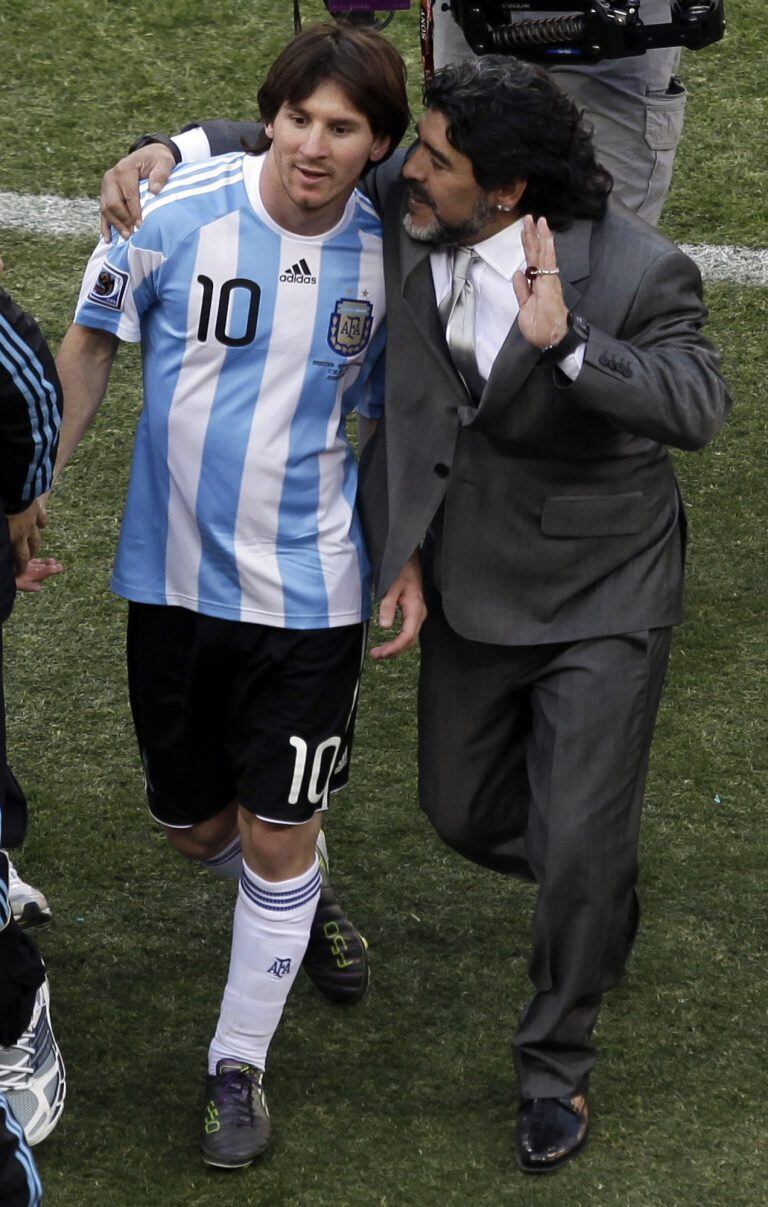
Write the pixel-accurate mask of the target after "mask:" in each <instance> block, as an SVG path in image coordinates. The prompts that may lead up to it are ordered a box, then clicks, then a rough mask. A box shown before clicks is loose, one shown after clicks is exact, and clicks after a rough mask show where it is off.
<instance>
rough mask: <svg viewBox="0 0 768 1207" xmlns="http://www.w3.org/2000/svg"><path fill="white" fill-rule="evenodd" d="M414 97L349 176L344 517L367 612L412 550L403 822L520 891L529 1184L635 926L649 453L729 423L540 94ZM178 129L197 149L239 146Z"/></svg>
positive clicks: (694, 312) (603, 176) (459, 83)
mask: <svg viewBox="0 0 768 1207" xmlns="http://www.w3.org/2000/svg"><path fill="white" fill-rule="evenodd" d="M425 100H426V105H427V110H426V113H425V115H424V117H423V119H422V121H421V124H420V130H419V142H418V143H417V144H416V146H415V147H414V148H413V149H412V152H411V154H410V155H409V156H408V157H407V158H406V160H405V163H404V165H403V166H402V176H401V175H400V174H399V172H398V166H399V165H398V161H397V160H396V158H395V157H393V160H391V161H390V162H389V163H388V164H387V165H386V166H385V167H382V168H379V169H377V170H376V171H375V172H374V173H373V174H372V175H371V176H369V177H368V178H367V182H366V183H367V188H368V192H369V194H370V196H371V198H372V200H373V201H374V203H375V204H376V206H377V208H378V209H379V211H380V213H381V215H382V218H383V222H384V236H385V270H386V276H387V300H388V316H387V322H388V325H389V326H388V331H389V335H388V349H389V361H388V369H387V372H388V381H387V388H388V395H387V404H386V409H385V418H384V420H382V421H381V422H380V424H379V427H378V430H377V432H376V434H375V436H374V437H373V439H372V440H371V441H370V442H369V444H368V445H367V446H366V448H365V450H364V453H363V457H362V461H361V466H360V495H361V504H362V508H363V515H364V521H365V522H366V536H367V539H368V542H369V547H370V552H371V554H372V560H373V563H374V565H375V567H376V568H377V575H378V589H379V591H380V592H384V591H386V589H387V587H388V586H389V584H390V582H391V581H392V579H393V578H394V577H395V575H396V574H397V573H398V571H399V569H400V567H401V566H402V565H403V564H404V562H405V561H406V560H407V558H408V556H409V554H410V553H411V552H412V551H413V549H414V548H416V547H417V546H418V545H419V544H420V543H421V542H422V541H423V542H424V563H425V566H424V569H425V581H426V585H427V588H428V592H429V604H430V608H431V611H430V615H429V617H428V620H427V622H426V624H425V627H424V629H423V630H422V638H423V640H422V663H421V682H420V689H419V723H420V751H419V756H420V757H419V788H420V799H421V804H422V807H423V808H424V810H425V811H426V813H427V815H428V816H429V818H430V820H431V821H432V822H433V824H434V825H435V827H436V829H437V830H438V832H439V834H440V835H441V837H442V838H443V839H444V840H445V841H446V842H447V843H448V844H449V845H451V846H452V847H454V848H455V849H456V850H457V851H460V852H461V853H462V854H463V855H465V856H466V857H468V858H469V859H471V860H473V861H474V862H476V863H479V864H481V865H483V866H486V867H489V868H493V869H495V870H497V871H499V872H502V873H504V874H520V875H523V876H525V877H527V878H529V879H532V880H534V881H535V882H536V883H537V885H538V898H537V904H536V911H535V917H534V923H533V939H532V959H531V965H530V973H531V978H532V980H533V984H534V988H535V994H534V997H533V999H532V1001H531V1002H530V1003H529V1005H528V1006H527V1008H526V1009H525V1011H524V1012H523V1015H522V1018H521V1021H520V1025H519V1027H518V1029H517V1033H516V1035H515V1039H514V1046H515V1054H516V1060H517V1069H518V1074H519V1079H520V1086H521V1094H522V1102H521V1110H520V1119H519V1125H518V1132H517V1140H516V1156H517V1160H518V1163H519V1164H520V1166H521V1168H523V1169H524V1170H526V1171H530V1172H547V1171H548V1170H551V1169H555V1168H557V1167H558V1166H559V1165H561V1164H562V1163H563V1162H564V1161H566V1160H568V1159H569V1158H570V1157H572V1156H573V1155H575V1154H576V1153H577V1152H579V1151H580V1149H581V1148H582V1147H583V1146H584V1143H585V1142H586V1138H587V1133H588V1124H589V1117H588V1107H587V1088H588V1082H589V1076H590V1072H591V1069H592V1067H593V1065H594V1062H595V1050H594V1046H593V1044H592V1040H591V1036H592V1030H593V1028H594V1025H595V1022H596V1019H597V1015H598V1011H599V1007H600V1002H601V998H602V994H603V993H604V992H605V990H607V989H609V988H610V987H612V986H613V985H615V984H616V983H617V982H618V980H619V979H620V976H621V974H622V970H623V967H624V963H625V960H626V957H627V954H628V949H629V946H630V945H631V941H632V938H633V937H634V929H635V927H636V924H637V899H636V896H635V883H636V879H637V838H638V828H639V820H640V808H641V802H642V795H643V787H644V781H645V773H646V767H647V761H648V753H649V749H650V744H651V737H652V732H653V726H654V721H655V716H656V711H657V708H658V703H659V698H660V695H661V689H662V684H663V679H664V674H665V669H666V664H667V657H668V651H669V644H670V635H671V629H672V626H674V625H675V624H677V623H678V622H679V621H680V619H681V589H682V570H683V552H684V515H683V510H682V503H681V500H680V496H679V492H678V489H677V485H676V482H675V478H674V473H673V469H672V462H671V459H670V456H669V453H668V452H667V449H666V447H665V446H666V445H672V446H675V447H677V448H683V449H695V448H699V447H701V446H702V445H704V444H706V443H707V442H708V441H709V440H710V439H711V438H712V437H713V436H714V435H715V433H716V432H717V430H718V429H719V427H720V425H721V424H722V422H723V420H724V419H725V416H726V414H727V412H728V409H729V405H730V404H729V398H728V394H727V390H726V388H725V385H724V383H723V381H722V379H721V377H720V375H719V372H718V363H719V362H718V357H717V354H716V352H715V351H714V349H713V348H712V347H711V345H710V344H709V343H708V342H707V341H706V340H705V339H704V338H703V336H702V335H701V328H702V325H703V323H704V320H705V318H706V309H705V307H704V305H703V303H702V300H701V280H700V276H699V273H698V270H697V269H696V266H695V265H694V264H693V263H692V262H691V261H690V260H689V259H688V258H687V257H686V256H684V255H683V254H682V253H681V252H680V251H679V250H678V248H676V247H675V246H674V244H672V243H670V242H669V240H667V239H665V238H664V237H663V236H661V235H660V234H658V233H657V232H656V231H654V230H653V229H651V228H650V227H648V226H647V225H646V224H645V223H644V222H642V221H641V220H639V219H638V218H636V217H635V216H634V215H632V214H630V213H629V212H628V211H627V210H625V209H624V208H623V207H621V206H620V205H614V204H613V203H609V201H608V194H609V192H610V185H611V181H610V177H609V176H608V174H607V173H606V172H605V171H604V170H603V169H601V168H600V167H598V165H597V164H596V162H595V157H594V152H593V148H592V144H591V140H590V137H589V134H588V133H587V131H586V130H585V128H584V127H583V126H582V125H581V123H580V119H579V114H578V111H577V110H576V109H575V107H574V106H573V104H572V102H571V101H570V100H569V99H568V98H567V97H566V96H565V95H564V93H562V92H561V91H560V90H559V88H558V87H557V86H556V84H555V83H554V82H553V81H552V79H551V77H549V76H548V75H547V74H546V72H543V71H541V70H539V69H537V68H533V67H530V66H528V65H526V64H523V63H520V62H518V61H516V60H514V59H510V58H503V57H497V56H489V57H486V58H482V59H477V60H474V61H473V62H471V63H464V64H461V65H456V66H453V67H448V68H445V69H444V70H442V71H440V72H438V73H437V74H436V76H435V78H434V79H433V81H432V83H431V84H430V85H429V86H428V88H427V90H426V93H425ZM203 130H204V132H205V135H206V136H207V140H208V143H207V145H208V146H210V149H211V150H213V151H214V152H216V151H224V150H227V149H230V148H231V146H232V143H233V140H234V142H235V145H238V143H239V139H240V136H241V134H245V136H246V137H247V138H251V139H253V137H254V133H255V132H254V131H253V130H252V129H250V130H249V129H248V128H247V127H241V126H239V125H237V124H235V123H210V124H209V125H206V126H204V127H203ZM198 136H199V131H198V134H196V135H195V136H194V137H195V138H197V137H198ZM143 154H144V153H143V152H139V161H142V166H144V167H148V166H149V162H148V161H147V162H143ZM126 163H128V161H124V164H123V166H122V167H121V169H120V171H118V173H117V177H115V176H114V175H113V176H112V178H111V180H110V181H109V183H108V196H109V197H111V198H112V199H113V203H114V199H115V197H118V198H122V197H123V196H124V195H126V194H127V193H128V192H130V187H131V186H130V181H129V180H128V176H129V175H130V170H132V171H133V173H134V176H135V168H136V164H137V160H136V159H135V158H134V160H133V162H132V164H131V165H129V169H126V167H125V166H124V165H125V164H126ZM400 164H402V159H401V160H400ZM155 182H156V184H158V183H159V182H160V181H159V178H158V177H157V176H156V177H155ZM110 217H112V218H114V219H115V220H118V218H119V220H120V221H123V222H125V209H124V208H122V207H119V208H118V210H117V211H115V210H114V209H113V210H112V212H111V214H110ZM553 232H554V233H553Z"/></svg>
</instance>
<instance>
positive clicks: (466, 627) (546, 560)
mask: <svg viewBox="0 0 768 1207" xmlns="http://www.w3.org/2000/svg"><path fill="white" fill-rule="evenodd" d="M369 181H370V183H369V191H370V193H371V196H372V198H373V200H374V201H375V203H376V204H377V206H378V207H379V209H380V212H381V213H382V217H383V220H384V224H385V266H386V272H387V308H388V309H387V325H388V353H387V355H388V359H387V404H386V417H385V422H384V423H383V424H382V425H380V430H379V431H378V433H377V436H376V437H375V439H374V441H373V442H372V443H371V445H370V446H369V447H368V448H367V449H366V450H365V454H364V456H363V460H362V464H361V474H360V503H361V508H362V512H363V521H364V524H365V526H366V531H367V533H368V537H369V541H370V545H371V552H372V555H373V559H374V564H375V565H376V566H377V567H378V575H379V580H378V581H379V587H380V589H385V588H386V587H387V585H388V584H389V582H390V581H391V580H392V579H393V578H394V577H395V575H396V574H397V573H398V571H399V569H400V567H401V566H402V564H403V563H404V562H405V560H406V558H407V557H408V555H409V554H410V553H411V552H412V550H413V549H414V548H415V547H416V546H417V545H418V544H419V542H420V541H421V539H422V538H423V537H424V534H425V531H426V529H427V527H428V525H429V524H430V523H431V522H432V521H433V518H434V517H435V516H436V514H438V512H439V515H438V520H439V522H438V523H437V524H436V525H433V538H434V544H433V549H432V550H431V551H429V557H428V562H429V565H428V573H429V574H431V575H432V576H433V577H434V576H435V561H436V562H437V578H438V579H439V584H438V585H439V587H440V590H441V594H442V600H443V607H444V609H445V613H446V616H447V618H448V620H449V622H450V624H451V626H452V627H453V628H454V629H455V630H456V631H457V632H458V633H460V634H462V635H463V636H465V637H468V638H471V639H473V640H476V641H486V642H496V643H500V644H515V645H518V644H519V645H528V644H535V643H539V642H557V641H572V640H578V639H581V638H584V637H592V636H600V635H608V634H612V633H621V632H633V631H637V630H644V629H649V628H657V627H662V626H667V625H671V624H676V623H677V622H678V621H679V620H680V618H681V616H680V612H681V591H682V562H683V545H684V516H683V510H682V504H681V501H680V496H679V492H678V490H677V485H676V482H675V477H674V473H673V467H672V461H671V458H670V455H669V452H668V451H667V448H666V445H672V446H674V447H677V448H682V449H696V448H700V447H701V446H702V445H704V444H706V443H707V442H708V441H709V440H711V439H712V437H713V436H714V435H715V433H716V432H717V431H718V429H719V428H720V426H721V424H722V423H723V421H724V419H725V417H726V415H727V413H728V410H729V407H730V400H729V397H728V393H727V390H726V387H725V384H724V383H723V381H722V378H721V377H720V374H719V371H718V365H719V359H718V356H717V353H716V352H715V350H714V349H713V348H712V346H711V345H710V344H709V343H708V342H707V341H706V340H705V339H704V338H703V337H702V335H701V327H702V325H703V323H704V320H705V318H706V314H707V312H706V309H705V307H704V305H703V302H702V300H701V279H700V276H699V272H698V269H697V268H696V266H695V265H694V264H693V262H692V261H691V260H689V259H688V258H687V257H686V256H685V255H683V254H682V252H680V251H679V249H678V248H677V247H675V245H674V244H672V243H670V242H669V240H667V239H665V238H664V237H663V236H661V235H659V234H658V232H656V231H655V230H653V229H652V228H651V227H649V226H647V225H646V224H645V223H643V222H641V221H640V220H639V219H637V218H635V217H634V216H633V215H632V214H630V213H629V212H628V211H626V210H625V209H623V208H622V207H619V206H618V205H617V206H615V207H614V206H611V207H610V208H609V212H608V215H607V216H606V218H605V219H604V220H602V221H600V222H592V221H588V220H578V221H576V222H575V223H574V226H573V227H572V228H571V229H570V230H569V231H566V232H564V233H562V234H558V235H557V236H556V247H557V257H558V264H559V266H560V272H561V281H562V286H563V292H564V295H565V300H566V304H567V305H568V306H569V307H570V308H573V309H575V310H576V311H577V312H578V313H579V314H581V315H583V316H584V317H585V318H586V319H587V320H588V322H589V323H590V324H591V327H592V331H591V335H590V339H589V343H588V345H587V349H586V356H585V361H584V365H583V367H582V370H581V372H580V373H579V376H578V378H577V380H576V381H575V382H573V383H571V382H569V381H568V380H567V379H566V378H565V377H564V376H563V375H562V374H560V373H559V371H558V370H553V369H552V368H551V367H550V366H548V365H546V364H544V363H542V362H541V359H540V354H539V352H538V351H537V350H536V349H535V348H533V347H532V346H531V345H530V344H528V343H527V342H526V341H525V340H524V339H523V337H522V336H521V334H520V332H519V330H518V328H517V324H514V325H513V327H512V329H511V330H510V332H509V335H508V337H507V340H506V342H505V343H504V346H503V348H502V349H501V352H500V353H499V355H498V357H497V359H496V362H495V364H494V366H493V370H492V373H491V376H490V378H489V380H488V383H487V385H486V388H485V391H484V393H483V396H482V399H481V400H480V404H479V406H478V407H474V406H472V405H471V403H470V400H469V398H468V397H467V395H466V393H465V391H464V388H463V386H462V384H461V382H460V380H459V378H458V376H457V374H456V373H455V371H454V369H453V365H452V363H451V360H450V356H449V354H448V351H447V347H446V343H445V339H444V336H443V332H442V328H441V325H440V322H439V319H438V315H437V309H436V305H435V298H434V291H433V286H432V276H431V270H430V265H429V253H430V250H431V248H430V246H429V245H424V244H420V243H417V242H416V241H414V240H412V239H410V238H409V237H408V236H407V235H406V234H405V232H404V231H403V230H402V225H401V211H402V204H403V197H402V192H403V190H402V186H401V184H400V183H399V182H398V180H397V176H396V170H395V167H394V165H390V164H388V165H385V166H384V167H383V168H381V169H379V170H378V171H377V172H376V173H375V174H374V175H373V177H371V178H369Z"/></svg>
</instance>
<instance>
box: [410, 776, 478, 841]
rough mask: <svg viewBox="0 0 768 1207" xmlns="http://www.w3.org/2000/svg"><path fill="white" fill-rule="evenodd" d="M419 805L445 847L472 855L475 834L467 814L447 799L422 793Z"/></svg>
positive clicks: (455, 803) (475, 838)
mask: <svg viewBox="0 0 768 1207" xmlns="http://www.w3.org/2000/svg"><path fill="white" fill-rule="evenodd" d="M419 804H420V805H421V808H422V810H423V811H424V813H426V815H427V817H428V819H429V821H430V822H431V824H432V826H433V827H434V829H435V830H436V831H437V834H438V836H439V837H440V838H441V839H442V841H443V842H444V843H445V844H446V846H449V847H452V848H453V849H454V851H458V852H459V853H460V854H462V855H468V856H471V855H472V854H473V852H474V851H475V849H476V847H477V834H476V832H475V830H474V827H473V826H472V824H471V822H470V817H469V813H468V812H466V811H464V810H462V809H461V808H460V807H459V805H458V803H457V802H455V801H453V800H451V799H450V798H449V797H445V796H436V795H432V794H430V795H429V796H427V794H426V793H424V792H423V791H421V792H420V793H419Z"/></svg>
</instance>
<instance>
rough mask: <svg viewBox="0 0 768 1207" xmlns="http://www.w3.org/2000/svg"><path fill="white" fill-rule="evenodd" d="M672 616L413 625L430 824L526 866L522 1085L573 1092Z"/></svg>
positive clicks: (622, 885) (606, 971) (435, 620)
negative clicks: (562, 624) (574, 623)
mask: <svg viewBox="0 0 768 1207" xmlns="http://www.w3.org/2000/svg"><path fill="white" fill-rule="evenodd" d="M670 641H671V629H655V630H651V631H650V632H645V633H629V634H625V635H622V636H616V637H596V638H593V639H590V640H584V641H577V642H569V643H560V644H556V645H538V646H500V645H493V644H489V643H484V642H476V641H469V640H467V639H465V638H463V637H460V636H459V635H458V634H457V633H455V632H454V631H453V630H452V629H451V628H450V626H449V625H448V623H447V621H446V620H445V617H444V616H443V615H442V612H441V609H440V607H439V603H437V604H436V603H433V605H432V608H431V611H430V615H429V618H428V620H427V621H426V623H425V626H424V629H423V630H422V662H421V678H420V683H419V724H420V738H419V741H420V749H419V766H420V780H419V795H420V802H421V805H422V808H423V809H424V811H425V812H426V813H427V815H428V817H429V818H430V820H431V822H432V824H433V825H434V826H435V828H436V829H437V831H438V833H439V834H440V837H441V838H442V839H443V840H444V841H445V842H447V843H448V845H449V846H452V847H453V848H454V849H456V850H457V851H459V852H460V853H461V854H463V855H464V856H466V857H467V858H469V859H471V860H472V861H473V862H475V863H478V864H481V865H483V866H485V867H490V868H493V869H495V870H497V871H500V872H503V873H508V874H509V873H513V874H518V875H522V876H525V877H527V878H529V879H533V880H535V881H536V883H537V884H538V895H537V901H536V909H535V914H534V920H533V935H532V954H531V962H530V968H529V971H530V976H531V980H532V981H533V985H534V988H535V996H534V997H533V999H532V1001H531V1002H530V1003H529V1005H528V1006H527V1007H526V1009H525V1010H524V1012H523V1015H522V1018H521V1021H520V1025H519V1027H518V1030H517V1033H516V1035H515V1038H514V1048H515V1057H516V1063H517V1070H518V1076H519V1080H520V1087H521V1091H522V1095H523V1097H525V1098H538V1097H559V1096H562V1095H567V1094H572V1093H577V1092H580V1091H583V1090H584V1089H585V1088H586V1086H587V1083H588V1079H589V1074H590V1071H591V1069H592V1067H593V1065H594V1063H595V1049H594V1046H593V1045H592V1042H591V1034H592V1029H593V1027H594V1025H595V1022H596V1019H597V1014H598V1011H599V1008H600V1002H601V998H602V994H603V992H604V991H605V990H607V989H610V988H611V987H613V986H614V985H616V984H617V983H618V981H619V980H620V978H621V974H622V972H623V969H624V964H625V961H626V957H627V954H628V950H627V949H628V932H629V927H630V919H631V912H632V908H633V894H634V886H635V883H636V880H637V842H638V831H639V825H640V811H641V805H642V797H643V789H644V785H645V777H646V770H647V765H648V754H649V750H650V745H651V739H652V736H653V728H654V723H655V719H656V713H657V711H658V706H659V700H660V697H661V690H662V685H663V682H664V675H665V671H666V665H667V659H668V655H669V647H670Z"/></svg>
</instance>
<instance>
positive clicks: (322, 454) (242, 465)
mask: <svg viewBox="0 0 768 1207" xmlns="http://www.w3.org/2000/svg"><path fill="white" fill-rule="evenodd" d="M262 163H263V156H259V157H255V156H251V155H243V154H237V155H223V156H220V157H218V158H216V159H211V160H208V161H206V162H205V163H202V164H200V163H198V164H194V165H189V166H184V167H181V168H178V169H177V170H176V171H175V172H174V173H173V175H172V176H171V179H170V181H169V183H168V185H167V186H166V188H165V189H164V190H163V192H162V193H161V194H159V195H158V196H157V197H154V196H152V195H150V194H148V193H145V195H144V198H143V207H144V208H143V214H144V216H143V222H142V225H141V227H140V229H139V230H138V231H137V232H136V233H135V234H134V235H133V236H132V237H131V238H130V239H128V240H127V241H125V240H121V239H117V238H115V241H114V242H113V243H112V244H111V245H108V244H104V243H100V244H99V246H98V247H97V249H96V251H95V252H94V254H93V256H92V257H91V261H90V263H89V265H88V269H87V271H86V274H85V278H84V281H83V287H82V291H81V294H80V299H79V302H78V309H77V313H76V316H75V322H76V323H79V324H80V325H82V326H85V327H96V328H100V329H102V330H105V331H109V332H112V333H113V334H115V335H117V336H118V337H119V338H120V339H122V340H129V341H134V342H135V341H137V340H141V343H142V354H143V371H144V408H143V411H142V415H141V419H140V421H139V426H138V431H137V434H136V444H135V447H134V455H133V465H132V469H131V478H130V484H129V488H128V498H127V501H126V507H125V515H124V517H123V524H122V529H121V533H120V543H119V547H118V553H117V559H116V563H115V569H114V574H113V577H112V587H113V590H114V591H115V592H116V593H117V594H118V595H122V596H124V597H125V598H126V599H131V600H137V601H139V602H144V603H158V604H176V605H180V606H181V607H186V608H190V609H192V610H193V611H198V612H203V613H206V614H208V615H211V616H220V617H223V618H225V619H234V620H246V621H252V622H258V623H260V624H267V625H274V626H277V627H281V628H295V629H306V628H328V627H333V626H335V625H343V624H352V623H354V622H356V621H358V620H363V619H367V618H368V616H369V614H370V565H369V562H368V556H367V553H366V551H365V546H364V543H363V538H362V531H361V528H360V522H359V519H358V516H357V513H356V510H355V494H356V489H357V464H356V461H355V457H354V453H353V452H352V449H351V448H350V446H349V444H348V442H347V439H346V435H345V419H346V417H347V415H348V414H349V413H350V411H351V410H353V409H357V411H358V412H360V413H361V414H363V415H366V416H368V417H370V418H378V416H379V415H380V413H381V408H382V405H383V393H384V391H383V361H384V357H383V347H384V338H385V332H384V324H383V321H382V320H383V317H384V277H383V269H382V256H381V225H380V222H379V219H378V217H377V215H376V214H375V212H374V211H373V209H372V208H371V206H370V204H369V203H368V202H367V200H366V199H365V198H364V197H362V196H361V195H360V194H358V193H355V194H353V196H352V197H351V198H350V200H349V202H348V204H347V206H346V209H345V212H344V215H343V217H342V218H341V220H340V222H339V223H338V224H337V225H336V226H335V227H334V228H333V229H332V230H330V231H327V232H326V233H325V234H323V235H317V236H311V237H302V236H299V235H295V234H292V233H290V232H288V231H285V230H283V229H281V228H280V227H279V226H278V225H277V224H276V223H275V222H274V221H273V220H272V218H270V216H269V214H268V213H267V212H266V210H265V208H264V205H263V203H262V201H261V197H260V194H259V175H260V172H261V167H262Z"/></svg>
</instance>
